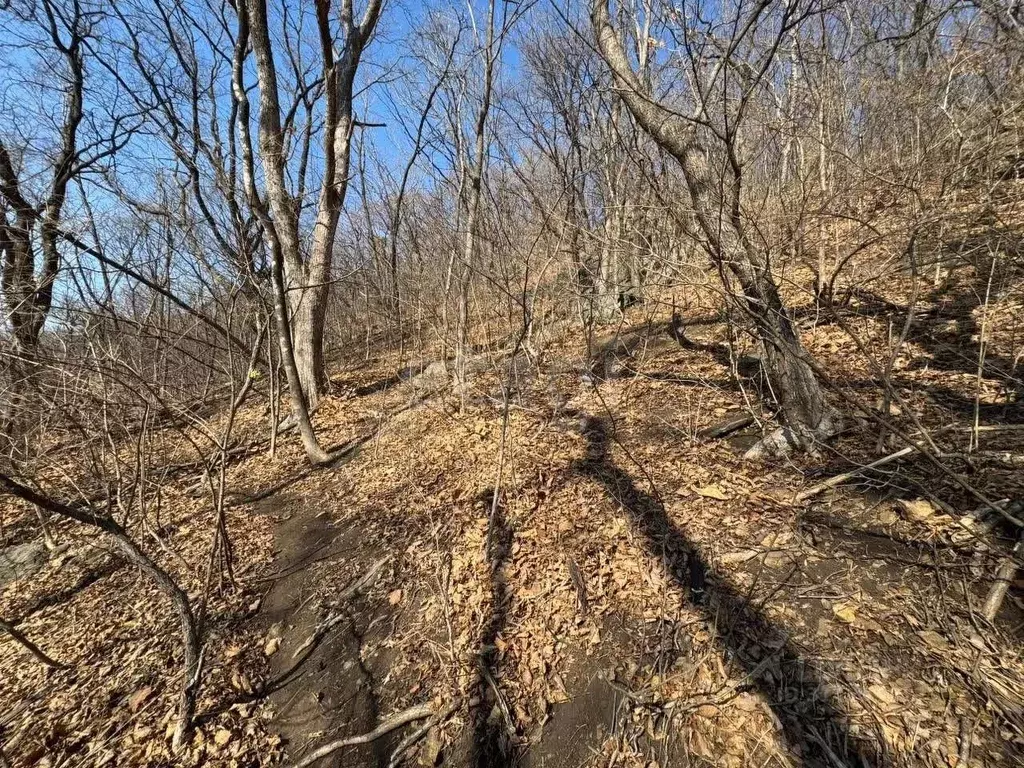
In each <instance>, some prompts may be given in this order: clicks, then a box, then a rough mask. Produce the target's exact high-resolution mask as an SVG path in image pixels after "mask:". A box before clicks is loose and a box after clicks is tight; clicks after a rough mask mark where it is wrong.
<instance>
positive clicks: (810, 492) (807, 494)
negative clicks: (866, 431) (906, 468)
mask: <svg viewBox="0 0 1024 768" xmlns="http://www.w3.org/2000/svg"><path fill="white" fill-rule="evenodd" d="M916 450H917V446H916V445H908V446H907V447H906V448H901V449H900V450H898V451H896V453H890V454H889V455H888V456H883V457H882V458H880V459H876V460H875V461H872V462H871V463H870V464H866V465H865V466H863V467H857V468H856V469H852V470H850V471H849V472H843V473H842V474H841V475H835V476H834V477H830V478H829V479H828V480H826V481H825V482H823V483H818V484H817V485H815V486H813V487H811V488H808V489H807V490H806V491H801V492H800V493H798V494H797V495H796V500H797V501H807V499H810V498H812V497H814V496H817V495H818V494H819V493H821V492H822V491H827V490H828V489H829V488H835V487H836V486H837V485H840V484H842V483H845V482H846V481H847V480H849V479H850V478H852V477H856V476H857V475H859V474H860V473H861V472H866V471H867V470H869V469H874V468H875V467H881V466H883V465H884V464H888V463H889V462H891V461H896V459H899V458H902V457H903V456H906V455H907V454H909V453H913V452H914V451H916Z"/></svg>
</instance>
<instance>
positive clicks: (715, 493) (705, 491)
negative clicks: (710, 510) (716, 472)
mask: <svg viewBox="0 0 1024 768" xmlns="http://www.w3.org/2000/svg"><path fill="white" fill-rule="evenodd" d="M694 490H695V491H697V494H698V495H699V496H703V497H704V498H705V499H718V500H719V501H728V500H729V497H728V496H726V495H725V491H723V490H722V489H721V487H720V486H719V485H718V484H717V483H712V484H711V485H705V486H704V487H703V488H695V489H694Z"/></svg>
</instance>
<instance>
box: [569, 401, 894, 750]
mask: <svg viewBox="0 0 1024 768" xmlns="http://www.w3.org/2000/svg"><path fill="white" fill-rule="evenodd" d="M577 415H578V416H580V417H581V424H582V432H583V436H584V437H585V438H586V440H587V454H586V457H585V458H583V459H582V460H579V461H577V462H576V463H575V464H574V465H573V470H574V471H575V472H576V473H578V474H579V475H581V476H584V477H587V478H590V479H592V480H595V481H596V482H598V483H599V484H600V485H601V486H602V487H603V488H604V490H605V492H606V494H607V495H608V496H609V498H611V499H612V500H613V501H615V502H617V503H618V504H620V505H621V506H622V508H623V509H624V510H625V512H626V514H628V515H629V521H630V523H631V524H632V526H633V528H634V530H635V531H636V532H637V533H639V534H640V536H641V539H642V542H643V544H644V546H645V548H646V549H647V550H648V552H649V553H650V554H651V555H652V556H653V557H654V558H656V559H657V560H659V561H662V562H664V563H666V565H667V568H668V575H669V576H670V577H671V578H672V580H673V581H675V582H676V583H677V584H678V585H679V586H680V587H682V588H683V589H685V590H688V592H689V594H690V596H691V599H692V600H693V602H694V603H695V604H696V605H699V606H702V607H703V610H704V611H705V614H706V617H707V621H708V622H710V623H712V624H713V625H715V629H716V632H715V633H714V634H715V636H716V638H717V640H718V642H719V644H720V646H721V650H722V651H723V653H724V655H726V656H727V657H728V658H730V659H735V660H736V662H737V663H739V664H740V665H741V666H742V667H743V669H744V670H745V671H746V673H747V674H748V675H749V676H750V677H749V680H748V681H746V682H745V685H746V686H747V687H748V688H750V689H753V690H756V691H758V692H759V693H760V694H761V695H762V696H763V697H764V699H765V701H766V702H767V703H768V705H769V706H770V707H771V709H772V711H773V712H774V713H775V715H776V717H777V719H778V721H779V722H780V723H781V725H782V728H783V732H784V735H785V740H786V745H787V746H788V748H789V749H790V751H791V753H792V756H793V758H794V760H795V761H796V762H797V763H798V764H800V765H803V766H819V765H828V766H836V765H850V766H866V767H868V768H882V766H888V765H890V764H891V762H890V758H889V755H888V753H887V749H886V746H885V742H884V740H880V741H879V742H878V743H872V742H866V741H862V740H855V739H854V737H853V736H852V734H851V732H850V728H849V722H848V717H847V715H846V713H845V712H844V711H843V710H842V708H841V707H840V706H839V704H838V703H837V702H835V701H834V700H833V699H832V697H831V696H830V695H829V694H828V693H827V692H826V690H825V689H824V688H823V686H822V682H821V674H820V672H819V670H817V669H816V668H815V667H814V665H813V664H811V663H810V662H809V661H808V660H807V659H805V658H803V656H802V655H801V652H800V650H799V649H798V648H797V647H796V646H794V645H793V643H791V642H790V641H789V640H788V638H787V637H786V635H785V633H784V631H783V630H782V629H781V628H780V627H777V626H775V625H773V624H772V622H771V621H770V620H769V619H768V618H767V617H766V616H765V615H764V613H763V611H762V610H761V609H760V608H759V607H757V606H754V605H752V604H751V603H750V602H749V601H748V600H747V599H746V598H744V597H743V596H742V595H740V594H739V593H738V592H737V591H736V590H735V589H734V588H733V587H731V586H730V585H729V583H728V581H727V580H726V579H724V578H723V577H722V576H721V575H720V574H717V573H715V572H714V571H712V570H711V569H709V567H708V565H707V563H706V562H705V561H704V559H703V558H702V556H701V554H700V552H699V551H698V550H697V548H696V547H695V545H694V543H693V542H692V541H690V539H688V538H687V536H686V534H685V533H684V532H683V531H682V530H680V528H679V527H678V526H676V525H675V523H673V522H672V520H670V519H669V517H668V515H667V514H666V512H665V507H664V504H663V503H662V502H661V500H660V499H659V498H658V496H657V492H656V490H655V491H654V493H653V495H652V494H650V493H647V492H645V491H642V490H641V489H639V488H638V487H637V486H636V484H635V482H634V481H633V478H632V477H630V475H629V474H627V473H626V472H624V471H623V470H622V469H620V468H619V467H617V466H616V465H615V463H614V461H613V460H612V458H611V456H610V442H611V441H612V440H613V439H614V436H613V431H612V430H613V428H612V427H611V425H609V423H608V422H607V421H606V420H605V419H602V418H598V417H595V416H591V415H588V414H582V413H581V414H577Z"/></svg>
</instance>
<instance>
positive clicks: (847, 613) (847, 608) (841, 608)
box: [832, 603, 857, 624]
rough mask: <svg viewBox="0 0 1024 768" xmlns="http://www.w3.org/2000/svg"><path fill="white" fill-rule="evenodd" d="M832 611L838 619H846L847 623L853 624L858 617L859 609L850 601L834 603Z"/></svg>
mask: <svg viewBox="0 0 1024 768" xmlns="http://www.w3.org/2000/svg"><path fill="white" fill-rule="evenodd" d="M832 613H834V614H835V615H836V618H837V619H839V620H840V621H845V622H846V623H847V624H852V623H853V622H854V621H856V619H857V609H856V607H855V606H854V605H852V604H850V603H839V604H837V605H833V606H832Z"/></svg>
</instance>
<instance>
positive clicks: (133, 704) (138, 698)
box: [128, 685, 153, 712]
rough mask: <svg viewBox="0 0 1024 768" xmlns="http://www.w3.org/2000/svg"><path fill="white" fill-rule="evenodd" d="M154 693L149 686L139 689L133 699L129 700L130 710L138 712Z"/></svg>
mask: <svg viewBox="0 0 1024 768" xmlns="http://www.w3.org/2000/svg"><path fill="white" fill-rule="evenodd" d="M152 693H153V688H152V687H151V686H149V685H147V686H145V687H143V688H139V690H137V691H136V692H135V693H133V694H132V696H131V698H130V699H128V709H130V710H131V711H132V712H138V711H139V707H141V706H142V705H143V703H144V702H145V701H146V699H148V698H149V696H150V694H152Z"/></svg>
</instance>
